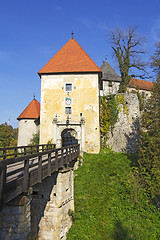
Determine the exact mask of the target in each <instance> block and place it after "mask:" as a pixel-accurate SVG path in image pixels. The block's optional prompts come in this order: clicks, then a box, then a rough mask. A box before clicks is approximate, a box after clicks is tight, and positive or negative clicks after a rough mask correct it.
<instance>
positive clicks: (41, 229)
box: [31, 169, 74, 240]
mask: <svg viewBox="0 0 160 240" xmlns="http://www.w3.org/2000/svg"><path fill="white" fill-rule="evenodd" d="M34 193H37V194H36V195H35V196H34ZM32 199H33V200H32V207H31V208H32V211H31V212H32V215H31V218H32V226H31V228H32V235H33V236H34V234H35V231H36V230H37V235H38V239H39V240H51V239H54V240H59V239H63V240H65V239H66V233H67V231H68V230H69V228H70V227H71V224H72V222H71V219H70V216H69V215H68V211H69V210H72V211H73V210H74V186H73V170H72V169H68V170H67V169H66V170H61V171H60V172H59V173H58V174H57V173H55V174H53V175H52V176H51V177H49V178H47V179H45V180H44V181H43V183H42V184H40V185H39V186H37V188H34V191H33V197H32Z"/></svg>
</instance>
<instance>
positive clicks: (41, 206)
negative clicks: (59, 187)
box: [30, 172, 58, 239]
mask: <svg viewBox="0 0 160 240" xmlns="http://www.w3.org/2000/svg"><path fill="white" fill-rule="evenodd" d="M57 175H58V172H55V173H53V174H52V175H51V176H50V177H48V178H46V179H44V180H43V182H42V183H39V184H37V185H35V186H34V188H33V194H32V201H31V236H30V237H31V239H32V238H33V237H35V236H37V235H38V232H39V223H40V220H41V218H42V217H43V216H44V211H45V209H46V207H47V203H48V202H49V201H50V200H51V199H50V198H51V192H52V189H53V187H54V186H55V185H56V181H57ZM53 195H54V196H52V198H54V197H56V192H55V193H53Z"/></svg>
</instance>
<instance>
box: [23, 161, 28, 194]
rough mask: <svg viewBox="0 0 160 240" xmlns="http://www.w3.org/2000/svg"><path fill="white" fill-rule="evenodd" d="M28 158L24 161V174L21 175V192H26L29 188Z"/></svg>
mask: <svg viewBox="0 0 160 240" xmlns="http://www.w3.org/2000/svg"><path fill="white" fill-rule="evenodd" d="M28 182H29V158H28V159H27V160H25V162H24V175H23V192H27V191H28V189H29V185H28Z"/></svg>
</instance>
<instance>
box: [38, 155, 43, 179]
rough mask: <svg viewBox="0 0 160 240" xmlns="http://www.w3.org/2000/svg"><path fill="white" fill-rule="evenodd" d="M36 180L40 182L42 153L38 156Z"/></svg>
mask: <svg viewBox="0 0 160 240" xmlns="http://www.w3.org/2000/svg"><path fill="white" fill-rule="evenodd" d="M38 182H39V183H40V182H42V155H41V156H39V157H38Z"/></svg>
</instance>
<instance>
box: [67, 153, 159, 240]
mask: <svg viewBox="0 0 160 240" xmlns="http://www.w3.org/2000/svg"><path fill="white" fill-rule="evenodd" d="M135 161H136V159H135V157H134V155H127V154H122V153H113V152H111V151H107V150H105V151H104V150H102V151H101V152H100V154H99V155H93V154H85V155H84V162H83V165H82V166H81V167H80V168H79V169H78V170H77V171H75V212H74V213H72V212H70V213H69V214H70V215H71V216H72V219H73V225H72V227H71V229H70V231H69V233H68V235H67V240H74V239H75V240H85V239H92V240H132V239H134V240H140V239H143V240H151V239H152V240H154V239H160V228H159V226H160V223H159V222H160V212H159V210H158V209H156V207H155V206H154V205H153V204H152V203H150V201H149V198H148V197H147V195H146V194H145V192H144V191H143V190H142V189H141V188H140V186H139V183H138V180H137V178H136V176H133V174H132V173H131V170H132V167H134V162H135Z"/></svg>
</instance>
